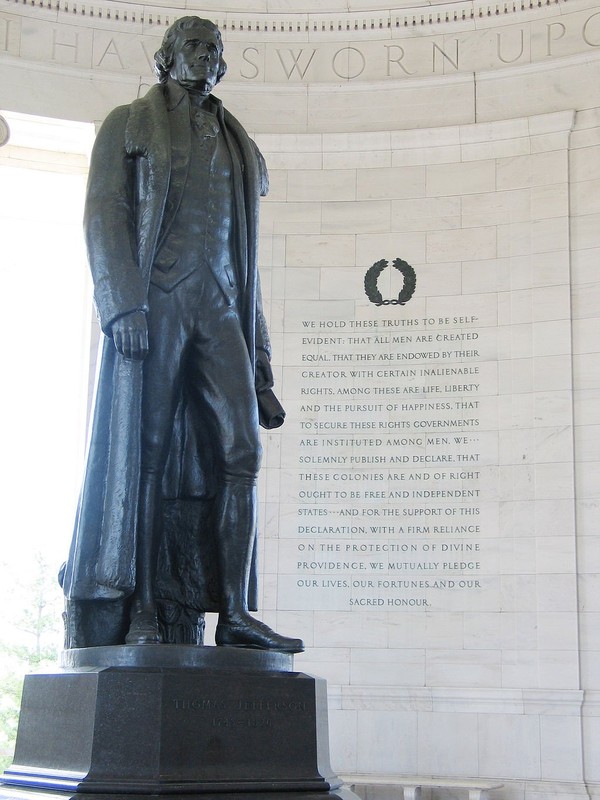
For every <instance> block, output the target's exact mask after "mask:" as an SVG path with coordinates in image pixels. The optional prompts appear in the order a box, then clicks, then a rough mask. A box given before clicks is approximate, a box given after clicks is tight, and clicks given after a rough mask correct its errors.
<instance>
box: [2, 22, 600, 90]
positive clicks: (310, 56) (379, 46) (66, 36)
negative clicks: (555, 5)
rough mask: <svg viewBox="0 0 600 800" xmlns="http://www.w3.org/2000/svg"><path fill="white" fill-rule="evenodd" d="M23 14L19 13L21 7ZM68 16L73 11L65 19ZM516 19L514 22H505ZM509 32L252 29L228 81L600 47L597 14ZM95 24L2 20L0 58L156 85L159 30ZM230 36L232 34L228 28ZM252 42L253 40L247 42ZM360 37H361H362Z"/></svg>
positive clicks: (408, 71) (445, 67) (417, 72)
mask: <svg viewBox="0 0 600 800" xmlns="http://www.w3.org/2000/svg"><path fill="white" fill-rule="evenodd" d="M17 8H19V7H17ZM65 15H66V12H65ZM508 22H509V20H507V23H508ZM514 22H515V20H514V18H511V19H510V23H512V24H507V25H506V26H498V25H497V24H495V25H490V26H489V27H487V28H486V27H479V28H476V29H475V30H468V31H465V30H463V31H460V32H457V33H452V30H451V23H450V22H449V23H448V28H449V30H448V31H447V32H446V33H444V32H441V31H440V27H439V26H437V28H436V30H435V33H433V32H431V33H430V35H428V30H427V29H424V28H420V29H419V31H418V35H411V33H412V31H411V30H408V29H407V30H406V31H402V32H401V34H400V35H399V36H398V35H396V36H394V38H393V39H392V38H391V34H390V38H385V37H384V38H381V37H379V38H376V39H371V38H369V36H368V33H367V34H365V33H363V32H362V31H361V32H360V33H358V34H357V36H356V39H352V38H351V37H349V38H347V39H346V40H345V42H344V43H343V45H342V44H340V42H339V41H338V42H334V41H328V40H326V39H324V38H319V39H318V41H311V40H310V39H309V40H308V41H307V42H303V43H300V44H297V45H294V44H287V43H286V44H285V45H284V44H282V42H281V41H279V42H277V41H274V40H273V39H269V40H264V39H261V38H260V33H259V32H254V31H252V32H249V33H248V37H247V38H245V39H244V40H240V39H239V38H236V39H232V40H231V41H228V42H227V47H228V58H227V62H228V66H229V70H228V72H229V80H230V81H232V80H233V81H236V80H238V81H242V82H248V81H253V82H265V83H284V84H285V83H290V84H292V83H295V84H301V83H328V82H331V83H336V82H338V81H340V80H343V81H374V80H375V81H376V80H405V79H408V78H412V77H416V78H419V77H428V76H430V75H444V74H446V75H451V74H455V73H461V72H467V73H471V72H476V71H483V70H493V69H501V68H504V67H506V65H511V64H528V63H536V62H542V61H546V60H547V59H548V58H563V57H565V56H571V55H577V54H585V53H588V52H591V51H593V50H595V49H596V48H598V47H600V11H595V10H594V11H593V12H592V11H590V10H587V11H577V12H573V13H567V14H562V15H561V17H560V20H557V19H555V18H552V19H548V17H545V18H543V17H541V18H534V19H528V20H522V21H521V23H520V24H514ZM94 23H95V20H92V19H91V17H90V18H88V19H86V20H85V22H84V20H83V19H82V20H81V22H80V23H79V24H78V25H73V24H72V21H71V20H69V24H68V25H67V24H61V15H60V14H59V19H58V22H53V23H52V22H49V21H47V20H43V19H38V18H36V17H34V16H23V17H20V16H18V15H15V14H11V15H2V16H0V52H7V53H10V54H11V55H17V56H21V58H23V59H24V60H25V61H33V62H35V61H42V62H44V61H51V62H55V63H59V64H61V65H64V66H67V67H68V66H73V67H77V68H82V67H84V68H89V69H92V70H98V71H100V72H113V73H114V72H117V73H125V74H130V75H135V76H141V82H142V83H145V82H146V78H147V81H148V82H149V83H151V82H152V70H153V57H154V53H155V51H156V49H157V48H158V45H159V43H160V35H161V29H160V28H159V27H158V26H157V27H156V29H152V32H151V33H147V32H146V33H144V34H140V33H139V32H137V31H136V32H135V33H134V32H129V31H128V29H127V25H126V24H125V23H123V24H122V25H121V24H120V22H117V21H115V22H114V23H113V24H111V26H110V27H109V28H102V29H101V28H98V27H95V26H94ZM224 36H225V38H227V30H226V29H225V30H224ZM249 37H255V38H254V39H250V40H249ZM359 37H360V38H359Z"/></svg>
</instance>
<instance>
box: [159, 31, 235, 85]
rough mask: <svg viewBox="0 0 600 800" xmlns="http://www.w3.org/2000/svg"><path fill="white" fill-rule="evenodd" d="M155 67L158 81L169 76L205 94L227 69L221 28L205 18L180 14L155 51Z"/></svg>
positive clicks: (163, 81) (165, 79)
mask: <svg viewBox="0 0 600 800" xmlns="http://www.w3.org/2000/svg"><path fill="white" fill-rule="evenodd" d="M154 71H155V72H156V75H157V77H158V80H159V82H160V83H165V82H166V81H167V79H168V78H169V77H170V78H172V79H173V80H175V81H177V83H179V84H180V85H181V86H183V87H184V88H186V89H192V90H195V91H200V92H202V93H203V94H208V93H209V92H210V91H211V90H212V89H213V87H214V86H215V85H216V84H217V83H218V82H219V81H220V80H221V78H222V77H223V75H225V72H226V71H227V64H226V63H225V61H224V59H223V41H222V39H221V32H220V31H219V29H218V28H217V26H216V25H215V24H214V22H211V21H210V20H208V19H201V18H200V17H181V19H178V20H177V21H176V22H174V23H173V24H172V25H171V27H170V28H169V29H168V30H167V32H166V33H165V35H164V37H163V41H162V45H161V46H160V49H159V50H157V52H156V53H155V54H154Z"/></svg>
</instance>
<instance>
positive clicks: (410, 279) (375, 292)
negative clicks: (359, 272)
mask: <svg viewBox="0 0 600 800" xmlns="http://www.w3.org/2000/svg"><path fill="white" fill-rule="evenodd" d="M388 266H389V262H388V261H386V259H385V258H382V259H381V261H376V262H375V263H374V264H373V266H372V267H370V268H369V269H368V270H367V274H366V275H365V293H366V295H367V297H368V298H369V300H370V301H371V302H372V303H374V304H375V305H376V306H403V305H404V304H405V303H408V301H409V300H410V298H411V297H412V296H413V294H414V293H415V289H416V288H417V275H416V273H415V271H414V269H413V268H412V267H411V266H410V264H408V263H407V262H406V261H403V260H402V259H401V258H395V259H394V261H393V266H394V268H395V269H397V270H398V271H399V272H401V273H402V276H403V277H404V284H403V286H402V289H401V291H400V292H399V294H398V299H397V300H395V299H394V300H384V299H383V297H382V296H381V292H380V291H379V289H378V288H377V281H378V279H379V276H380V275H381V273H382V272H383V270H384V269H386V268H387V267H388Z"/></svg>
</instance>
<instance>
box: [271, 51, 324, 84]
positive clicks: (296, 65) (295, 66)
mask: <svg viewBox="0 0 600 800" xmlns="http://www.w3.org/2000/svg"><path fill="white" fill-rule="evenodd" d="M284 52H288V53H289V54H290V56H291V57H292V62H293V63H292V66H291V67H290V68H289V69H288V68H287V67H286V65H285V61H284V59H283V55H282V53H284ZM316 52H317V51H316V49H314V50H313V51H312V53H311V54H310V56H309V57H308V61H307V62H306V65H305V67H304V69H303V68H302V67H301V66H300V59H301V58H302V56H303V54H304V48H302V49H301V50H300V52H299V53H295V52H294V50H287V51H284V50H278V51H277V55H278V56H279V60H280V61H281V66H282V67H283V71H284V72H285V76H286V78H287V79H288V81H289V79H290V78H291V77H292V75H293V73H294V72H297V73H298V75H299V76H300V79H301V80H303V79H304V76H305V75H306V73H307V71H308V68H309V67H310V65H311V63H312V60H313V58H314V57H315V53H316Z"/></svg>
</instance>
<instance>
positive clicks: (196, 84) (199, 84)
mask: <svg viewBox="0 0 600 800" xmlns="http://www.w3.org/2000/svg"><path fill="white" fill-rule="evenodd" d="M178 83H179V85H180V86H182V87H183V88H184V89H185V90H186V91H188V92H192V93H193V94H200V95H203V96H206V95H208V94H210V93H211V92H212V90H213V87H214V85H215V84H214V82H213V81H195V80H186V79H185V78H183V79H182V80H180V81H179V82H178Z"/></svg>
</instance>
